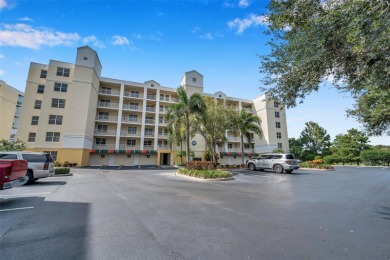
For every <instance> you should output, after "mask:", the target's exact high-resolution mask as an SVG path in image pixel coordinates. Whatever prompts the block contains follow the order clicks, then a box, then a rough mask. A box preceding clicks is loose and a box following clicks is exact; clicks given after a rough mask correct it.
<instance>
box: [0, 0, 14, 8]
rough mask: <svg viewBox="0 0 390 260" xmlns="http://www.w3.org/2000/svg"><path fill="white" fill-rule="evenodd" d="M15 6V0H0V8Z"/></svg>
mask: <svg viewBox="0 0 390 260" xmlns="http://www.w3.org/2000/svg"><path fill="white" fill-rule="evenodd" d="M15 6H16V1H15V0H11V1H9V0H0V10H1V9H5V8H7V9H12V8H14V7H15Z"/></svg>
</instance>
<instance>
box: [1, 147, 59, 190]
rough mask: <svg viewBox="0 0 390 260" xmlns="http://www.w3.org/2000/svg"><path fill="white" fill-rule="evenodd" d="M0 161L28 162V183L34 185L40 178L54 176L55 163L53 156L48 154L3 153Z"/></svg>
mask: <svg viewBox="0 0 390 260" xmlns="http://www.w3.org/2000/svg"><path fill="white" fill-rule="evenodd" d="M0 159H19V160H26V161H27V162H28V170H27V174H26V176H27V177H28V181H27V183H32V182H34V181H36V180H38V179H39V178H46V177H51V176H53V175H54V161H53V159H52V158H51V156H50V155H49V154H46V153H34V152H25V151H18V152H8V151H1V152H0Z"/></svg>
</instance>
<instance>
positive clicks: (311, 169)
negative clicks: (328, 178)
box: [298, 168, 336, 172]
mask: <svg viewBox="0 0 390 260" xmlns="http://www.w3.org/2000/svg"><path fill="white" fill-rule="evenodd" d="M299 170H305V171H329V172H334V171H336V169H333V170H332V169H317V168H299V169H298V171H299Z"/></svg>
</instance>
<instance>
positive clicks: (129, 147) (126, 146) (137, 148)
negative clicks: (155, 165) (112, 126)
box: [119, 144, 140, 150]
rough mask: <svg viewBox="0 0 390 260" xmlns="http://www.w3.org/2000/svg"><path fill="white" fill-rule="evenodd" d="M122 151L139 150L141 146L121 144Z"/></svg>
mask: <svg viewBox="0 0 390 260" xmlns="http://www.w3.org/2000/svg"><path fill="white" fill-rule="evenodd" d="M119 149H120V150H139V149H140V147H139V145H127V144H119Z"/></svg>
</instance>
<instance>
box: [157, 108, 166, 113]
mask: <svg viewBox="0 0 390 260" xmlns="http://www.w3.org/2000/svg"><path fill="white" fill-rule="evenodd" d="M159 111H160V114H161V113H166V112H167V110H166V109H164V108H162V107H160V110H159Z"/></svg>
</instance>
